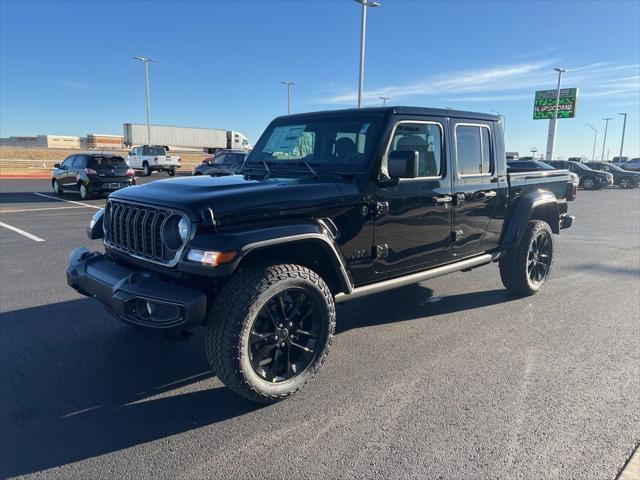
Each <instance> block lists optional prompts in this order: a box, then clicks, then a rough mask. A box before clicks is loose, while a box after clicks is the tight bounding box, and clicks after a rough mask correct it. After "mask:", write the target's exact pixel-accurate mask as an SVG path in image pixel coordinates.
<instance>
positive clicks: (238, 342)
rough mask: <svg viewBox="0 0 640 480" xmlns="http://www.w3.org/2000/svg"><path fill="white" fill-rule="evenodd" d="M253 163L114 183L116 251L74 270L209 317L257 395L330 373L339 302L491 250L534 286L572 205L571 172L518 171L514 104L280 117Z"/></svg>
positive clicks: (136, 315)
mask: <svg viewBox="0 0 640 480" xmlns="http://www.w3.org/2000/svg"><path fill="white" fill-rule="evenodd" d="M243 174H244V175H243V176H241V175H229V176H223V177H210V176H206V175H202V176H197V177H185V178H177V179H171V180H165V181H161V182H153V183H149V184H146V185H143V186H141V187H136V188H135V189H124V190H121V191H118V192H115V193H113V194H112V195H111V196H110V197H109V199H108V200H107V204H106V207H105V209H104V210H101V211H99V212H98V213H97V214H96V215H95V216H94V218H93V220H92V222H91V224H90V225H89V229H88V233H89V235H90V237H91V238H104V240H103V244H104V250H105V251H104V253H102V252H90V251H88V250H87V249H86V248H78V249H76V250H75V251H73V252H72V253H71V256H70V259H69V267H68V270H67V282H68V284H69V285H70V286H71V287H72V288H74V289H75V290H77V291H78V292H80V293H82V294H83V295H87V296H89V297H93V298H96V299H97V300H99V301H100V302H102V303H103V304H105V305H106V307H107V309H108V310H109V311H110V312H111V313H112V314H113V316H114V317H115V318H117V319H119V320H121V321H124V322H127V323H130V324H133V325H138V326H143V327H146V328H149V329H155V330H164V331H171V330H175V329H192V328H196V327H199V326H201V327H202V326H203V327H205V328H206V329H207V333H206V336H205V338H206V352H207V358H208V360H209V363H210V365H211V367H212V369H213V370H214V371H215V373H216V375H218V377H219V378H220V379H221V380H222V382H223V383H224V384H225V385H227V386H228V387H229V388H231V389H232V390H234V391H235V392H237V393H239V394H240V395H243V396H244V397H246V398H249V399H251V400H254V401H258V402H265V403H268V402H275V401H278V400H282V399H284V398H286V397H288V396H290V395H292V394H294V393H295V392H296V391H297V390H299V389H300V388H302V387H303V386H304V385H305V384H306V383H307V382H308V381H309V380H310V379H311V378H312V377H313V376H314V375H315V374H316V372H317V371H318V369H319V368H320V367H321V365H322V364H323V362H324V361H325V359H326V358H327V353H328V351H329V347H330V345H331V339H332V336H333V334H334V329H335V324H336V307H335V304H336V303H337V302H344V301H348V300H351V299H355V298H359V297H363V296H365V295H371V294H375V293H377V292H381V291H384V290H390V289H393V288H397V287H401V286H404V285H408V284H411V283H416V282H421V281H425V280H428V279H431V278H434V277H437V276H440V275H445V274H448V273H452V272H458V271H468V270H470V269H473V268H476V267H479V266H481V265H488V264H491V263H493V262H498V263H499V267H500V268H499V270H500V277H501V279H502V282H503V283H504V285H505V286H506V287H507V288H508V289H510V290H512V291H514V292H517V293H519V294H522V295H532V294H535V293H536V292H538V291H539V290H540V289H541V288H543V286H544V285H545V283H546V281H547V279H548V277H549V272H550V271H551V267H552V262H553V255H554V252H555V250H554V239H553V234H554V233H555V234H558V233H559V232H560V230H561V229H562V228H567V227H569V226H571V224H572V222H573V217H571V216H570V215H568V214H567V210H568V204H567V201H566V198H567V197H566V194H567V191H568V187H569V182H570V179H569V175H568V174H567V172H566V171H560V170H551V171H544V172H524V173H507V165H506V160H505V152H504V140H503V133H502V127H501V123H500V118H499V117H497V116H495V115H488V114H482V113H471V112H460V111H455V110H448V109H447V110H445V109H428V108H415V107H386V108H362V109H353V110H339V111H329V112H317V113H309V114H300V115H291V116H286V117H281V118H277V119H276V120H274V121H273V122H271V124H270V125H269V126H268V127H267V129H266V131H265V132H264V133H263V135H262V136H261V137H260V140H259V141H258V143H257V144H256V147H255V149H254V150H253V151H252V152H251V153H250V154H249V156H248V158H247V160H246V162H245V166H244V169H243ZM364 353H365V352H362V354H364Z"/></svg>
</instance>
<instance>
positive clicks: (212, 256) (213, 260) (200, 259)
mask: <svg viewBox="0 0 640 480" xmlns="http://www.w3.org/2000/svg"><path fill="white" fill-rule="evenodd" d="M236 254H237V253H236V252H234V251H231V252H215V251H213V250H197V249H195V248H192V249H191V250H189V253H188V254H187V260H190V261H192V262H196V263H201V264H202V265H208V266H210V267H215V266H217V265H220V264H222V263H229V262H231V261H232V260H233V259H234V258H236Z"/></svg>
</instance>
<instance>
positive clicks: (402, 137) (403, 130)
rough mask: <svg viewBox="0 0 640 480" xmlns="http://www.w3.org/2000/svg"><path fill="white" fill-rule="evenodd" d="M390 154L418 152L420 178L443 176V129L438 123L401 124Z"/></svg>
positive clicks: (394, 135) (396, 130) (395, 132)
mask: <svg viewBox="0 0 640 480" xmlns="http://www.w3.org/2000/svg"><path fill="white" fill-rule="evenodd" d="M389 151H390V152H397V151H415V152H418V177H441V176H442V173H443V172H442V127H441V126H440V125H439V124H436V123H408V122H407V123H399V124H398V125H397V126H396V129H395V131H394V132H393V138H392V139H391V145H390V147H389Z"/></svg>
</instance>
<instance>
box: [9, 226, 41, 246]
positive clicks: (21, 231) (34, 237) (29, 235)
mask: <svg viewBox="0 0 640 480" xmlns="http://www.w3.org/2000/svg"><path fill="white" fill-rule="evenodd" d="M0 227H4V228H8V229H9V230H13V231H14V232H16V233H19V234H20V235H22V236H23V237H27V238H30V239H31V240H33V241H34V242H44V239H42V238H40V237H36V236H35V235H31V234H30V233H29V232H25V231H24V230H20V229H19V228H16V227H12V226H11V225H7V224H6V223H2V222H0Z"/></svg>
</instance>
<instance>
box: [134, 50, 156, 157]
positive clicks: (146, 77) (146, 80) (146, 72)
mask: <svg viewBox="0 0 640 480" xmlns="http://www.w3.org/2000/svg"><path fill="white" fill-rule="evenodd" d="M133 58H134V59H135V60H140V61H141V62H142V63H144V91H145V96H146V98H147V145H151V105H150V101H149V62H157V60H154V59H153V58H145V57H133Z"/></svg>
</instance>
